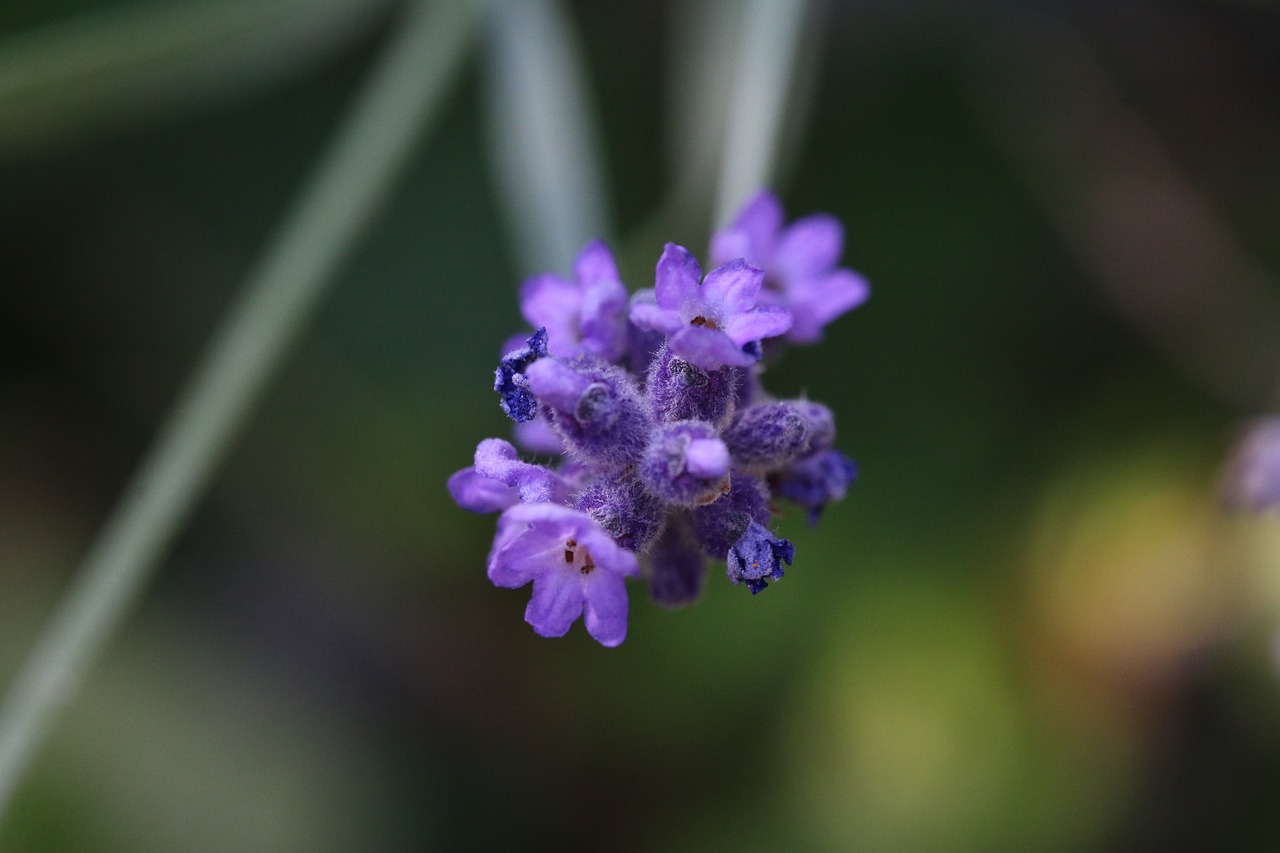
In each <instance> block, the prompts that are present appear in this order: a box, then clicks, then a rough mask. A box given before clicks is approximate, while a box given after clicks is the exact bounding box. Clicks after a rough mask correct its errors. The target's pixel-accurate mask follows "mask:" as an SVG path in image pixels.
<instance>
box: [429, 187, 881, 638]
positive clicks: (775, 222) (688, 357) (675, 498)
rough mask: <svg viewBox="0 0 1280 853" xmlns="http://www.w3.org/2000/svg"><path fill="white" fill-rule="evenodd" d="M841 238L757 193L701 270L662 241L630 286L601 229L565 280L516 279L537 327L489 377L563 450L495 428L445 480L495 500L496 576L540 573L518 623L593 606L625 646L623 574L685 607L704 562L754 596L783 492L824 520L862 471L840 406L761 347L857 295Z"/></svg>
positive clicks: (572, 614) (799, 335)
mask: <svg viewBox="0 0 1280 853" xmlns="http://www.w3.org/2000/svg"><path fill="white" fill-rule="evenodd" d="M843 240H844V235H843V231H842V229H841V227H840V224H839V222H838V221H836V220H835V219H834V218H832V217H830V216H824V215H819V216H810V217H806V218H803V219H800V220H797V221H796V222H794V223H792V224H791V225H790V226H786V225H785V224H784V219H783V212H782V207H781V205H780V204H779V202H778V200H777V199H776V198H775V197H774V196H773V195H772V194H770V193H767V192H762V193H760V194H758V195H757V196H756V197H755V198H753V199H752V200H751V201H749V202H748V203H747V204H746V206H745V207H744V208H743V209H742V211H741V212H740V214H739V215H738V217H737V219H736V220H735V221H734V222H733V223H732V224H731V225H730V226H729V227H727V228H725V229H724V230H722V231H720V232H719V233H717V234H716V235H715V237H714V239H713V242H712V248H711V258H712V260H713V261H714V262H715V263H716V264H717V266H716V267H715V268H714V269H713V270H711V271H710V272H708V273H707V274H706V275H705V276H704V275H703V273H702V268H701V266H700V265H699V263H698V261H697V260H696V259H695V258H694V257H693V255H692V254H690V253H689V252H688V251H687V250H686V249H684V248H682V247H680V246H677V245H675V244H674V243H668V244H667V246H666V248H665V250H664V251H663V253H662V257H661V258H660V259H659V260H658V264H657V270H656V275H655V281H654V287H653V288H652V289H648V290H641V291H639V292H638V293H636V294H634V295H632V296H630V297H628V293H627V289H626V287H625V286H624V285H623V284H622V282H621V280H620V278H619V275H618V270H617V266H616V264H615V262H614V259H613V255H612V254H611V253H610V251H609V249H608V248H607V247H606V246H605V245H604V244H603V243H601V242H598V241H597V242H593V243H591V244H589V245H588V246H587V247H586V248H585V249H583V250H582V252H581V254H579V255H578V258H577V260H576V262H575V263H574V270H573V279H572V280H568V279H565V278H561V277H559V276H556V275H551V274H547V275H541V276H537V277H534V278H532V279H530V280H529V281H527V282H525V283H524V285H523V287H522V288H521V291H520V304H521V309H522V313H523V314H524V317H525V319H526V320H527V321H528V322H529V324H530V325H531V326H532V327H533V328H535V329H536V330H537V331H535V332H534V333H533V334H532V335H528V334H526V335H521V336H519V337H518V338H516V339H513V340H512V341H511V342H509V343H508V344H507V346H506V348H505V354H504V355H503V357H502V359H501V361H500V363H499V365H498V368H497V371H496V376H495V384H494V389H495V390H496V391H497V392H498V394H499V395H500V402H501V406H502V410H503V411H504V412H506V414H507V415H508V416H509V417H511V419H512V420H514V421H516V424H517V426H516V433H515V439H516V441H517V442H518V443H519V444H520V445H521V446H522V447H523V448H525V449H526V450H527V451H529V452H531V453H540V454H550V455H551V456H552V457H553V458H554V459H555V462H554V463H552V464H549V465H541V464H534V463H531V462H526V461H522V460H521V459H520V457H519V455H518V453H517V451H516V447H515V446H514V445H513V444H511V443H510V442H507V441H504V440H502V439H498V438H490V439H486V440H484V441H482V442H480V445H479V446H478V447H477V448H476V453H475V460H474V461H475V464H474V465H472V466H470V467H467V468H464V469H463V470H461V471H458V472H457V473H456V474H454V475H453V476H452V477H451V478H450V479H449V492H450V494H451V495H452V496H453V498H454V500H455V501H457V503H458V504H459V505H460V506H461V507H463V508H464V509H468V510H471V511H473V512H501V513H502V515H501V516H500V517H499V519H498V530H497V535H496V536H495V538H494V542H493V548H492V550H491V551H490V552H489V560H488V572H489V579H490V580H492V581H493V582H494V583H495V584H496V585H498V586H503V587H519V586H523V585H524V584H526V583H529V582H532V583H533V594H532V598H531V599H530V601H529V605H528V608H527V609H526V611H525V620H526V621H527V622H528V623H529V624H530V625H532V626H533V629H534V630H535V631H536V632H537V633H539V634H541V635H543V636H548V637H559V636H563V635H564V634H565V633H566V632H567V631H568V630H569V627H570V626H571V625H572V624H573V623H574V622H575V621H576V620H577V618H578V617H579V616H582V617H583V619H584V622H585V624H586V628H587V632H588V633H589V634H590V635H591V636H592V637H594V638H595V639H596V640H598V641H599V642H600V643H602V644H603V645H605V646H616V645H618V644H619V643H621V642H622V641H623V639H624V638H625V637H626V631H627V606H628V605H627V591H626V584H625V580H626V578H629V577H632V578H643V579H644V581H645V583H646V584H647V586H648V591H649V594H650V596H651V597H652V598H653V599H654V600H655V601H657V602H658V603H659V604H662V605H665V606H669V607H678V606H681V605H684V604H687V603H689V602H690V601H692V600H693V599H694V598H696V597H697V596H698V594H699V592H700V591H701V589H702V584H703V579H704V577H705V575H706V568H707V560H708V559H714V560H723V561H724V562H725V565H726V569H727V573H728V576H729V580H730V581H732V582H733V583H734V584H745V585H746V587H747V588H748V589H749V590H750V591H751V592H752V593H753V594H755V593H759V592H761V591H762V590H764V589H765V588H766V587H768V586H769V584H770V583H771V582H773V581H777V580H779V579H780V578H782V577H783V575H784V569H783V566H784V565H788V566H789V565H791V561H792V558H793V557H794V555H795V548H794V547H793V546H792V544H791V543H790V542H789V541H788V540H786V539H782V538H779V537H778V536H777V535H775V534H774V533H773V532H772V531H771V530H770V514H771V502H772V501H773V499H774V498H776V497H782V498H786V499H788V500H790V501H793V502H794V503H796V504H799V505H800V506H801V507H803V508H804V509H805V510H806V511H807V513H808V517H809V521H810V523H811V524H812V523H816V522H817V520H818V517H819V515H820V513H821V512H822V509H823V508H824V507H825V506H827V505H828V504H829V503H831V502H833V501H837V500H840V499H841V498H843V497H844V495H845V492H846V490H847V489H848V487H849V485H850V484H851V483H852V482H853V480H854V477H855V476H856V468H855V466H854V463H853V461H852V460H851V459H849V458H848V457H847V456H845V455H844V454H843V453H841V452H840V451H838V450H836V449H835V447H834V442H835V421H834V418H833V416H832V413H831V410H830V409H828V408H827V407H826V406H823V405H822V404H820V403H815V402H812V401H810V400H807V399H803V398H801V399H793V400H777V399H774V398H773V397H771V396H769V395H768V394H767V393H766V392H765V390H764V388H763V386H762V385H761V383H760V374H761V373H762V371H763V357H764V355H765V351H766V348H767V349H768V350H769V352H770V356H771V357H772V355H773V354H774V351H776V350H777V349H778V348H779V346H780V344H781V342H790V343H795V344H807V343H813V342H815V341H817V340H819V339H820V337H821V335H822V329H823V327H824V326H825V325H826V324H827V323H829V322H830V321H831V320H833V319H835V318H836V317H838V316H839V315H841V314H843V313H844V312H846V311H848V310H849V309H850V308H853V307H855V306H856V305H858V304H860V303H861V302H862V301H863V300H865V299H866V297H867V294H868V287H867V284H866V281H865V280H864V279H863V278H862V277H861V276H859V275H858V274H857V273H855V272H853V271H852V270H849V269H845V268H841V267H839V266H837V264H838V262H839V258H840V254H841V252H842V249H843ZM766 342H767V344H766Z"/></svg>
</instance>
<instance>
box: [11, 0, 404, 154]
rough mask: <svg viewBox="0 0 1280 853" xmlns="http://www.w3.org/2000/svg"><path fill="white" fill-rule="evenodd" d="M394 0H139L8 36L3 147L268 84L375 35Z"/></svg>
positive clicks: (187, 106)
mask: <svg viewBox="0 0 1280 853" xmlns="http://www.w3.org/2000/svg"><path fill="white" fill-rule="evenodd" d="M387 5H389V0H177V1H176V2H159V0H139V2H135V3H129V4H124V5H116V6H110V7H108V8H105V9H100V10H95V11H92V12H86V13H83V14H80V15H77V16H75V17H72V18H68V19H66V20H61V21H57V22H55V23H51V24H47V25H45V26H42V27H38V28H34V29H31V30H26V31H23V32H19V33H16V34H13V35H9V36H7V37H6V38H5V39H4V40H3V41H0V149H12V148H15V147H16V148H23V147H34V146H38V145H40V144H42V143H43V142H44V141H46V140H48V139H66V138H73V137H74V136H75V135H77V134H80V133H83V132H85V131H86V130H89V129H93V128H95V127H97V126H99V125H104V124H107V125H118V124H122V123H124V122H127V121H130V120H138V119H143V118H145V119H146V120H148V121H152V120H154V119H155V118H156V116H157V115H160V114H162V113H163V112H164V111H165V110H192V109H196V108H198V107H199V106H201V105H203V104H204V103H205V102H206V101H207V100H208V99H210V98H216V97H225V96H227V95H228V94H230V93H233V92H236V91H240V90H243V89H246V88H252V87H256V86H263V85H269V84H270V83H271V82H272V81H275V80H278V79H279V78H280V77H281V76H284V75H287V74H290V73H296V72H297V71H299V70H301V69H302V68H304V67H306V66H307V65H309V64H312V63H316V62H318V61H321V60H322V59H323V58H324V57H325V56H327V55H328V54H329V53H330V52H332V50H334V49H335V48H337V47H338V46H340V45H342V44H343V43H345V42H348V41H350V40H351V39H354V38H357V37H359V36H360V34H361V33H363V32H365V31H367V30H368V29H369V27H370V26H371V25H372V24H373V22H374V21H375V20H377V18H378V17H379V14H378V13H379V12H380V11H381V10H382V9H384V8H385V7H386V6H387Z"/></svg>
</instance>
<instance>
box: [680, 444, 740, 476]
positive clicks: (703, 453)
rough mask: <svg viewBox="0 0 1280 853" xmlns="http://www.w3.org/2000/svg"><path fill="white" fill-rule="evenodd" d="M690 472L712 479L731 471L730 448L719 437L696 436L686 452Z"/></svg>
mask: <svg viewBox="0 0 1280 853" xmlns="http://www.w3.org/2000/svg"><path fill="white" fill-rule="evenodd" d="M684 464H685V468H686V469H687V470H688V471H689V473H690V474H693V475H695V476H698V477H705V478H707V479H712V478H714V477H723V476H724V475H725V474H728V473H729V448H727V447H725V444H724V442H723V441H721V440H720V439H718V438H695V439H694V440H693V441H690V442H689V446H688V447H687V448H686V449H685V452H684Z"/></svg>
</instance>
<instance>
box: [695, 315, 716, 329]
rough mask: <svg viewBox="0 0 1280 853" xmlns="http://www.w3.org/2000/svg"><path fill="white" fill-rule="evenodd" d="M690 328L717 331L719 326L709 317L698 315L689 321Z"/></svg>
mask: <svg viewBox="0 0 1280 853" xmlns="http://www.w3.org/2000/svg"><path fill="white" fill-rule="evenodd" d="M689 325H690V326H706V327H707V328H708V329H719V328H720V324H719V323H717V322H716V321H715V320H714V319H713V318H711V317H704V316H702V315H701V314H699V315H698V316H697V317H694V318H693V319H692V320H690V321H689Z"/></svg>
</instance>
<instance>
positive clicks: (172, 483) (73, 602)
mask: <svg viewBox="0 0 1280 853" xmlns="http://www.w3.org/2000/svg"><path fill="white" fill-rule="evenodd" d="M482 5H483V4H482V3H481V2H479V0H476V1H475V2H456V0H438V2H425V0H424V2H415V3H412V4H410V5H409V6H408V7H407V9H406V10H405V12H406V15H405V18H404V20H403V21H402V22H401V24H400V26H399V28H398V29H397V30H396V32H395V34H394V35H393V36H392V41H391V43H390V44H388V45H387V47H386V50H385V53H384V55H383V56H382V57H381V59H380V60H379V62H378V64H377V66H376V67H375V68H374V69H373V71H372V73H371V76H370V78H369V80H368V82H367V83H366V85H365V87H364V89H363V90H362V92H361V93H360V94H359V95H358V96H357V99H356V101H355V103H354V104H353V105H352V107H351V110H350V112H349V113H348V114H347V116H346V118H345V119H344V121H343V123H342V125H341V127H340V128H339V129H338V131H337V133H336V134H335V136H334V138H333V140H332V142H331V144H330V147H329V148H328V150H327V151H325V152H324V155H323V157H322V158H321V160H320V162H319V164H318V166H317V168H316V170H315V172H314V174H313V175H312V178H311V180H310V182H309V183H308V184H307V185H306V187H305V189H304V190H303V191H302V193H301V195H300V196H299V198H298V199H297V201H296V202H295V204H294V206H293V208H292V210H291V211H290V212H289V214H288V215H287V216H286V217H285V219H284V221H283V224H282V226H281V227H280V229H279V231H278V232H277V233H276V234H275V235H274V237H273V239H272V240H271V241H269V243H268V247H267V249H266V251H265V252H264V253H263V255H262V257H261V258H260V259H259V263H258V265H257V266H256V267H255V268H254V269H253V270H252V272H251V273H250V275H249V277H248V280H247V281H246V283H245V288H244V291H243V293H242V295H241V297H240V299H239V301H238V302H237V303H236V304H235V305H234V306H232V308H231V309H230V311H229V312H228V314H227V316H226V318H225V319H224V321H223V323H222V325H221V326H220V327H219V329H218V331H217V332H216V333H215V335H214V337H213V340H212V341H211V342H210V344H209V348H208V350H207V352H206V353H205V356H204V358H203V360H202V361H201V363H200V364H199V366H198V367H197V368H196V370H195V371H194V373H193V374H192V375H191V378H190V380H189V381H188V384H187V386H186V388H185V390H184V391H183V393H182V394H181V396H180V397H179V399H178V401H177V402H176V403H175V405H174V408H173V410H172V411H171V412H170V415H169V417H168V419H167V420H166V422H165V423H164V424H163V426H162V427H161V429H160V431H159V434H158V436H157V439H156V443H155V445H154V446H153V447H152V449H151V451H150V453H149V455H148V456H147V458H146V459H145V460H144V461H143V463H142V465H141V466H140V468H139V470H138V472H137V473H136V474H135V476H134V479H133V480H132V482H131V483H130V484H129V486H128V488H127V489H126V491H125V494H124V496H123V498H122V499H121V502H120V504H119V506H118V507H117V508H116V510H115V512H114V513H113V514H112V516H111V517H110V518H109V519H108V521H107V523H106V524H105V526H104V527H103V529H102V531H101V532H100V533H99V535H98V537H97V539H96V540H95V541H94V542H93V544H92V546H91V547H90V549H89V552H88V554H87V555H86V557H85V559H84V562H83V564H82V565H81V567H80V569H79V571H78V573H77V575H76V576H75V578H74V579H73V581H72V585H71V588H70V590H68V592H67V594H66V597H65V598H64V599H63V600H62V601H61V602H60V603H59V605H58V607H57V609H56V611H55V613H54V614H53V616H52V618H51V620H50V622H49V623H48V625H47V626H46V629H45V631H44V633H43V634H42V635H41V636H40V637H39V639H38V640H37V642H36V645H35V647H34V649H33V650H32V651H31V653H30V655H29V657H28V658H27V659H26V661H25V662H24V664H23V665H22V667H21V668H20V670H19V672H18V675H17V677H16V678H15V679H14V682H13V685H12V687H11V688H10V691H9V693H8V695H7V696H6V697H5V701H4V703H3V705H0V816H2V815H3V813H4V810H5V809H6V808H7V806H8V804H9V802H10V800H11V798H12V795H13V792H14V788H15V786H16V785H17V783H18V780H19V779H20V778H21V776H22V773H23V771H24V770H25V768H26V767H27V765H28V764H29V763H30V761H31V759H32V758H33V757H34V755H35V752H36V750H37V748H38V747H39V746H40V744H41V742H42V741H43V739H44V737H45V735H46V734H47V733H48V731H49V728H50V726H51V725H52V724H53V722H54V720H55V718H56V716H57V714H58V712H59V711H60V710H61V708H62V707H63V705H65V704H66V703H67V702H68V701H69V700H70V699H71V698H72V697H73V696H74V695H75V692H76V690H77V688H78V687H79V685H80V682H81V679H82V677H83V675H84V673H85V670H86V669H87V667H88V666H89V665H90V663H91V662H92V661H93V659H94V657H95V656H96V655H97V653H98V652H99V651H100V650H101V648H102V646H103V645H104V644H105V642H106V641H107V639H108V638H109V637H110V636H111V634H112V632H113V631H114V629H115V628H116V626H117V625H118V624H119V622H120V621H121V619H122V618H123V616H124V615H125V613H126V612H127V610H128V609H129V607H130V605H131V604H132V602H133V601H134V599H135V598H136V597H137V595H138V593H139V592H140V591H141V589H142V588H143V586H144V584H145V582H146V580H147V579H148V578H149V577H150V575H151V573H152V570H153V568H154V567H155V565H156V562H157V561H158V559H159V558H160V557H161V556H162V555H163V553H164V551H165V549H166V547H167V546H168V545H169V543H170V542H171V540H172V539H173V537H174V536H175V535H176V534H177V533H178V531H179V530H180V528H181V526H182V523H183V521H184V520H185V519H186V517H187V516H188V515H189V514H190V512H191V510H192V508H193V505H194V504H195V501H196V499H197V498H198V497H199V495H200V493H201V492H202V490H203V489H204V487H205V485H206V483H207V482H208V480H209V478H210V477H211V475H212V474H213V472H214V471H215V470H216V468H217V466H218V464H219V463H220V462H221V460H222V458H223V457H224V456H225V454H226V452H227V450H228V447H229V446H230V444H231V441H232V439H233V438H234V437H235V435H236V434H237V432H238V430H239V428H240V427H241V426H242V425H243V423H244V421H245V419H246V417H247V416H248V414H249V412H250V410H251V409H252V407H253V404H254V403H255V402H256V400H257V398H258V397H259V396H260V394H261V392H262V390H263V387H264V385H265V384H266V382H267V380H268V379H269V378H270V376H271V374H272V373H273V371H274V369H275V367H276V366H277V365H278V364H279V362H280V358H281V356H282V355H283V354H284V353H285V351H286V350H287V349H288V347H289V345H290V343H291V342H292V341H293V339H294V338H295V337H296V335H297V333H298V331H299V329H300V328H301V326H302V324H303V323H304V321H305V320H306V319H307V317H308V316H309V314H310V313H311V309H312V308H313V306H314V305H315V302H316V300H317V298H318V297H319V296H320V294H321V292H322V291H323V289H324V285H326V284H327V283H328V282H329V281H330V280H331V279H332V277H333V275H334V273H335V272H336V270H337V268H338V266H339V264H340V263H341V262H342V261H343V259H344V258H345V257H346V256H347V254H348V253H349V251H350V250H351V248H352V246H353V244H354V243H355V241H356V239H357V238H358V237H359V236H360V235H361V234H362V232H363V231H364V230H365V229H366V228H367V227H368V226H369V224H370V222H371V220H372V218H373V216H374V214H375V212H376V209H377V207H378V205H379V203H380V202H381V201H382V199H383V198H385V196H386V194H387V190H388V189H389V187H390V183H391V180H392V178H393V177H394V176H395V175H396V173H397V172H398V170H399V169H400V168H401V166H402V165H403V164H404V162H405V160H406V159H407V158H408V156H409V154H410V153H411V151H412V146H413V143H414V141H415V140H416V139H418V138H419V136H420V135H421V133H422V130H423V128H424V126H425V124H426V123H427V121H428V119H429V118H430V117H431V116H432V115H433V114H434V112H435V110H436V108H437V107H438V105H439V103H440V101H441V97H442V95H443V94H444V92H445V90H446V86H447V84H448V83H449V81H450V79H451V78H452V76H453V72H454V71H455V70H456V69H457V68H458V66H459V64H460V61H461V59H462V58H463V55H464V48H465V46H466V44H467V42H468V40H469V36H470V34H471V32H472V30H473V29H474V25H475V24H476V23H477V21H478V19H479V13H480V7H481V6H482Z"/></svg>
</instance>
